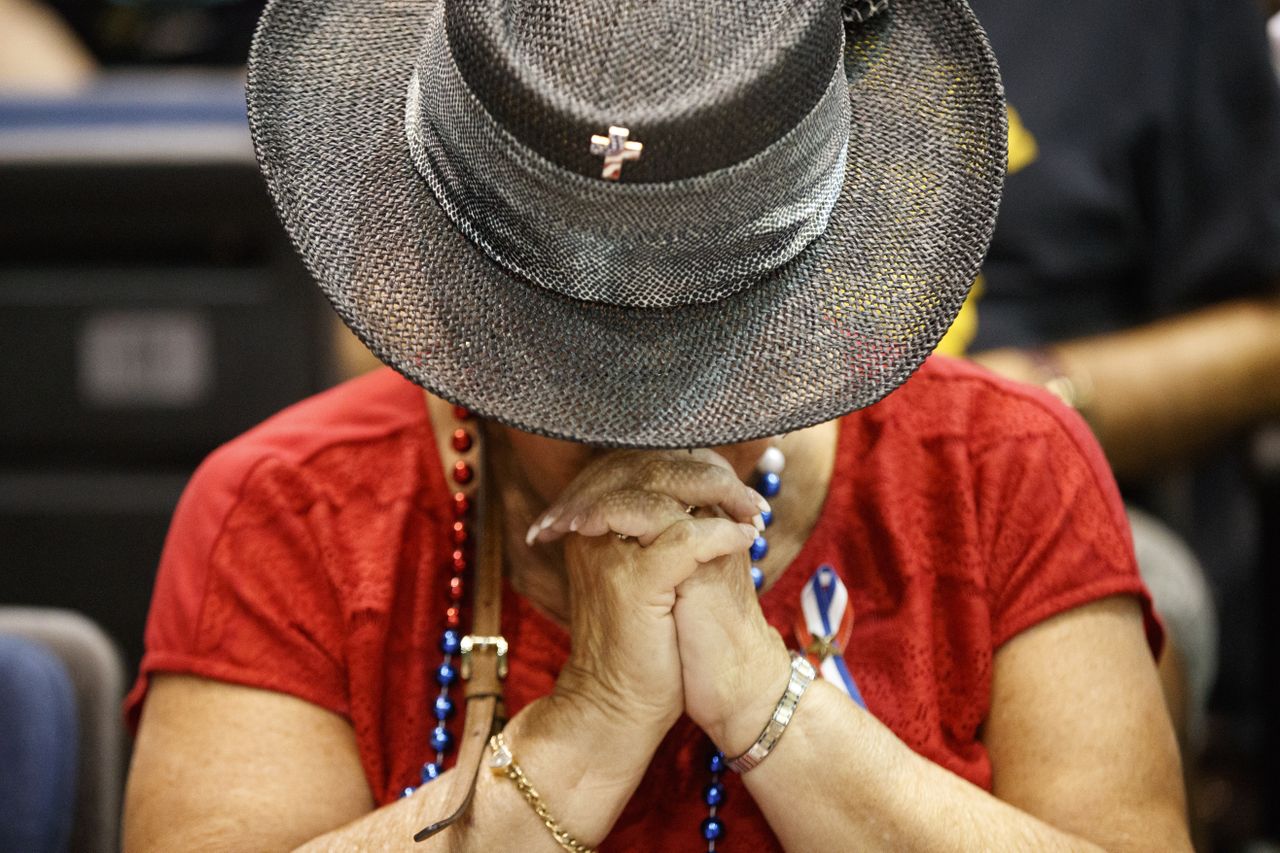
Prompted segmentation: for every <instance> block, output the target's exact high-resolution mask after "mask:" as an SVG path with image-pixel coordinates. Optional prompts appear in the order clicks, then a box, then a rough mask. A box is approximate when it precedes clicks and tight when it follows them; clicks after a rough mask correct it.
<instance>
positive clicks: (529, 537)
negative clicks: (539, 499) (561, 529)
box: [524, 522, 542, 548]
mask: <svg viewBox="0 0 1280 853" xmlns="http://www.w3.org/2000/svg"><path fill="white" fill-rule="evenodd" d="M541 532H542V528H541V527H539V526H538V523H537V522H534V523H533V524H531V525H529V532H528V533H526V534H525V535H524V544H526V545H528V546H529V547H530V548H532V547H533V540H534V539H537V538H538V534H539V533H541Z"/></svg>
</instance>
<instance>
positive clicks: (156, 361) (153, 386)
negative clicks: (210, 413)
mask: <svg viewBox="0 0 1280 853" xmlns="http://www.w3.org/2000/svg"><path fill="white" fill-rule="evenodd" d="M212 338H213V335H212V331H211V329H210V327H209V321H208V320H207V319H206V318H205V317H204V316H202V315H200V314H197V313H195V312H192V311H110V312H103V313H100V314H95V315H94V316H92V317H90V318H89V319H88V321H86V322H85V324H84V328H83V329H82V330H81V334H80V341H79V359H80V365H79V383H80V395H81V397H83V399H84V400H85V402H86V403H89V404H91V405H95V406H192V405H195V404H197V403H201V402H203V401H204V400H205V398H206V397H207V396H208V394H209V389H210V386H211V385H212V383H213V358H212V356H213V341H212Z"/></svg>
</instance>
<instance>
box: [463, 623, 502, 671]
mask: <svg viewBox="0 0 1280 853" xmlns="http://www.w3.org/2000/svg"><path fill="white" fill-rule="evenodd" d="M474 649H494V650H496V651H497V653H498V678H499V679H505V678H506V677H507V640H506V638H505V637H503V636H502V635H500V634H499V635H498V636H495V637H485V636H482V635H479V634H467V635H466V636H465V637H463V638H462V678H463V679H464V680H466V681H470V680H471V652H472V651H473V650H474Z"/></svg>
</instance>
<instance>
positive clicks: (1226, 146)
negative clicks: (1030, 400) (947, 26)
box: [971, 0, 1280, 351]
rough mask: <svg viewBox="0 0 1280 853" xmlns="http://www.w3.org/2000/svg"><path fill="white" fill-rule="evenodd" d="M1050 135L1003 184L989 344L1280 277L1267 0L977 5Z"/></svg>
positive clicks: (1011, 94) (1081, 328)
mask: <svg viewBox="0 0 1280 853" xmlns="http://www.w3.org/2000/svg"><path fill="white" fill-rule="evenodd" d="M972 6H973V8H974V11H975V12H976V13H977V15H978V18H979V20H980V21H981V22H982V24H983V26H984V27H985V28H986V29H987V32H988V34H989V36H990V38H991V43H992V46H993V48H994V49H995V52H996V57H997V59H998V60H999V62H1000V68H1001V72H1002V74H1003V76H1004V83H1005V89H1006V93H1007V95H1008V99H1009V103H1010V105H1011V106H1012V107H1013V108H1014V109H1016V110H1017V112H1018V113H1019V114H1020V117H1021V119H1022V124H1023V126H1025V128H1026V130H1027V132H1028V133H1029V134H1030V135H1031V136H1032V137H1033V138H1034V139H1035V142H1036V145H1037V147H1038V154H1037V156H1036V158H1035V160H1034V161H1033V162H1031V163H1030V164H1029V165H1026V166H1025V167H1024V168H1021V169H1019V170H1017V171H1014V172H1012V173H1011V174H1010V176H1009V178H1008V180H1007V182H1006V184H1005V194H1004V200H1003V202H1002V205H1001V210H1000V219H999V222H998V223H997V226H996V233H995V239H994V242H993V243H992V247H991V252H990V255H989V256H988V259H987V263H986V266H985V267H984V271H983V272H984V278H985V290H984V293H983V296H982V298H981V299H980V300H979V302H978V305H977V308H978V318H979V319H978V337H977V339H976V340H975V341H974V343H973V344H972V346H971V349H972V350H973V351H977V350H982V349H987V348H991V347H998V346H1037V345H1042V344H1044V343H1046V342H1048V341H1052V340H1059V339H1063V338H1071V337H1077V336H1080V335H1087V334H1093V333H1098V332H1105V331H1112V330H1115V329H1120V328H1125V327H1127V326H1132V325H1135V324H1138V323H1142V322H1146V321H1148V320H1151V319H1154V318H1156V317H1159V316H1164V315H1167V314H1170V313H1175V312H1177V311H1180V310H1185V309H1188V308H1193V307H1197V306H1201V305H1204V304H1208V303H1212V302H1216V301H1220V300H1224V299H1228V298H1230V297H1233V296H1240V295H1246V294H1257V293H1262V292H1266V291H1267V290H1268V289H1269V288H1271V287H1272V285H1273V284H1274V282H1276V281H1277V280H1278V279H1280V91H1277V86H1276V81H1275V76H1274V73H1273V72H1272V70H1271V65H1270V59H1269V56H1268V53H1267V46H1266V39H1265V33H1264V24H1263V19H1262V15H1261V11H1260V9H1259V8H1258V4H1257V2H1256V0H1218V2H1214V3H1203V2H1193V0H1123V2H1115V0H1074V1H1073V2H1071V3H1057V2H1047V0H972Z"/></svg>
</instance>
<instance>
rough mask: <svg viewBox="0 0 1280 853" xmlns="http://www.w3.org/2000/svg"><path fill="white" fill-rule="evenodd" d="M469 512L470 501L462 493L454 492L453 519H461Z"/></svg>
mask: <svg viewBox="0 0 1280 853" xmlns="http://www.w3.org/2000/svg"><path fill="white" fill-rule="evenodd" d="M470 511H471V500H470V499H469V498H468V497H467V496H466V495H464V494H463V493H462V492H456V493H455V494H454V496H453V516H454V518H462V517H463V516H464V515H466V514H467V513H468V512H470Z"/></svg>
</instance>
